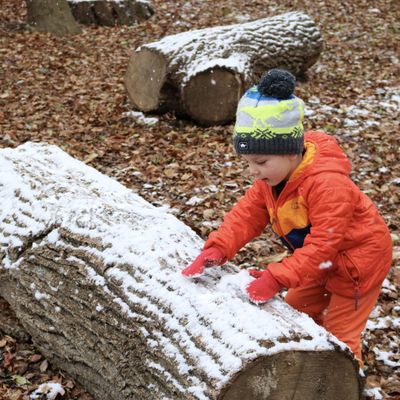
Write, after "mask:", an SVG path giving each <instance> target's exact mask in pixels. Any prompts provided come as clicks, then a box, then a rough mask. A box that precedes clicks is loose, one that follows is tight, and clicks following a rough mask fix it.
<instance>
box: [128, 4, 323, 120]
mask: <svg viewBox="0 0 400 400" xmlns="http://www.w3.org/2000/svg"><path fill="white" fill-rule="evenodd" d="M321 50H322V39H321V35H320V32H319V29H318V28H317V26H316V25H315V23H314V21H313V20H312V19H311V18H310V17H309V16H308V15H307V14H304V13H302V12H290V13H286V14H282V15H279V16H275V17H272V18H265V19H260V20H256V21H252V22H247V23H244V24H237V25H229V26H222V27H221V26H219V27H213V28H207V29H201V30H195V31H189V32H184V33H179V34H177V35H173V36H167V37H165V38H163V39H162V40H160V41H157V42H154V43H150V44H145V45H142V46H141V47H140V48H138V49H137V50H136V51H135V52H134V53H133V54H132V56H131V58H130V60H129V64H128V69H127V72H126V75H125V87H126V89H127V92H128V95H129V98H130V99H131V102H132V104H133V105H134V107H136V108H137V109H139V110H140V111H144V112H149V111H166V110H173V111H175V112H177V113H178V114H182V113H183V114H186V115H188V116H189V117H191V118H192V119H193V120H195V121H197V122H199V123H200V124H203V125H213V124H223V123H226V122H229V121H230V120H232V119H233V118H234V116H235V111H236V106H237V103H238V101H239V99H240V97H241V95H242V94H243V92H244V90H245V89H246V88H247V87H248V86H250V84H252V83H254V82H255V81H256V80H257V79H258V78H259V77H260V76H261V75H262V74H263V73H264V72H265V71H266V70H268V69H270V68H275V67H280V68H285V69H287V70H289V71H291V72H292V73H294V74H295V75H300V74H303V73H304V72H305V71H306V70H307V69H308V68H309V67H310V66H311V65H313V64H314V63H315V62H316V60H317V59H318V56H319V54H320V53H321Z"/></svg>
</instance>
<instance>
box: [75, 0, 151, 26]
mask: <svg viewBox="0 0 400 400" xmlns="http://www.w3.org/2000/svg"><path fill="white" fill-rule="evenodd" d="M68 2H69V5H70V7H71V10H72V14H73V16H74V17H75V19H76V20H77V21H79V22H81V23H82V24H96V25H106V26H114V25H134V24H136V23H138V22H141V21H145V20H146V19H149V18H150V17H151V16H152V15H153V14H154V10H153V8H152V7H151V5H150V3H148V2H146V1H140V0H120V1H116V0H91V1H75V0H69V1H68Z"/></svg>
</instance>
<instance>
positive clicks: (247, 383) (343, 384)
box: [218, 351, 362, 400]
mask: <svg viewBox="0 0 400 400" xmlns="http://www.w3.org/2000/svg"><path fill="white" fill-rule="evenodd" d="M361 392H362V382H361V380H360V379H359V375H358V364H357V362H355V361H354V360H353V359H352V358H351V357H350V356H348V355H347V354H345V353H341V352H332V351H323V352H317V351H312V352H310V351H289V352H281V353H278V354H275V355H273V356H269V357H261V358H259V359H257V360H255V361H254V362H253V363H251V364H250V365H249V366H248V367H247V368H245V369H244V370H243V371H241V373H240V374H239V375H238V376H237V377H236V379H235V380H234V381H233V382H231V384H230V385H229V387H228V388H227V389H226V390H225V391H224V392H221V395H220V397H219V398H218V400H242V399H253V400H282V399H299V400H300V399H308V400H338V399H346V400H360V399H361V398H362V395H361Z"/></svg>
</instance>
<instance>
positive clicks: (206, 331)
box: [0, 143, 361, 400]
mask: <svg viewBox="0 0 400 400" xmlns="http://www.w3.org/2000/svg"><path fill="white" fill-rule="evenodd" d="M0 201H1V204H2V207H1V209H0V260H1V266H0V296H2V297H4V298H5V299H6V300H7V301H8V302H9V304H10V305H11V308H12V309H13V311H14V312H15V314H16V317H17V318H18V320H19V321H20V322H21V323H22V325H23V326H24V328H25V330H26V331H27V332H28V333H29V334H30V335H31V337H32V340H33V342H34V343H35V344H36V345H37V347H38V348H39V349H40V350H41V351H42V353H43V354H44V355H45V356H46V357H47V358H48V359H49V360H50V361H51V362H52V363H53V364H54V365H56V366H58V367H59V368H61V369H62V370H65V371H67V372H68V373H69V374H71V375H72V376H73V377H75V378H76V379H77V380H78V381H80V382H81V383H82V385H83V386H85V387H86V388H87V390H89V391H90V392H91V393H92V394H93V395H94V396H95V397H96V399H100V400H103V399H104V400H124V399H141V400H161V399H171V400H176V399H180V400H189V399H190V400H193V399H200V400H205V399H218V400H236V399H238V400H239V399H244V398H247V399H252V400H264V399H267V400H278V399H279V400H282V399H298V400H299V399H315V400H317V399H318V400H338V399H339V400H340V399H342V400H344V399H346V400H356V399H359V398H360V391H361V383H360V381H359V378H358V375H357V372H358V368H357V363H356V362H355V361H354V359H353V358H352V357H351V355H350V353H349V352H348V350H346V349H345V347H344V346H343V344H341V343H340V342H339V341H338V340H337V339H335V338H334V337H333V336H332V335H330V334H328V333H327V332H326V331H325V330H324V329H323V328H321V327H319V326H317V325H316V324H315V323H314V322H313V321H312V320H311V319H310V318H308V317H306V316H305V315H304V314H300V313H298V312H296V311H295V310H293V309H291V308H290V307H289V306H288V305H286V304H285V303H284V302H283V301H281V300H279V299H275V300H273V301H270V302H268V303H267V304H265V305H263V306H256V305H253V304H251V303H249V302H248V301H247V298H246V296H245V295H244V288H245V285H246V284H247V283H248V281H249V280H250V279H251V278H250V277H249V276H248V274H247V273H246V272H245V271H240V272H239V271H238V270H237V269H236V268H235V267H234V266H232V265H230V266H227V267H224V268H211V269H207V273H206V274H205V275H204V276H203V277H200V278H197V279H196V280H195V281H193V280H188V279H186V278H184V277H183V276H182V275H181V273H180V271H181V269H182V268H183V267H184V266H186V265H187V264H188V263H189V262H190V261H191V260H193V258H194V257H195V256H196V255H197V253H198V251H199V250H200V248H201V246H202V244H203V242H202V240H201V239H200V238H199V237H198V236H197V235H196V234H195V233H194V232H193V231H192V230H191V229H190V228H189V227H187V226H186V225H184V224H183V223H182V222H180V221H179V220H177V219H176V218H175V217H174V216H173V215H171V214H169V213H168V212H167V211H166V210H164V209H160V208H156V207H154V206H152V205H150V204H149V203H147V202H146V201H144V200H143V199H142V198H140V197H139V196H138V195H136V194H135V193H133V192H132V191H130V190H128V189H127V188H125V187H123V186H122V185H120V184H119V183H117V182H116V181H114V180H112V179H110V178H107V177H106V176H104V175H102V174H100V173H99V172H97V171H95V170H94V169H92V168H90V167H88V166H86V165H85V164H83V163H81V162H79V161H77V160H74V159H73V158H71V157H69V156H68V155H67V154H66V153H64V152H62V151H61V150H60V149H58V148H57V147H55V146H49V145H45V144H33V143H25V144H24V145H22V146H20V147H18V148H16V149H3V150H0Z"/></svg>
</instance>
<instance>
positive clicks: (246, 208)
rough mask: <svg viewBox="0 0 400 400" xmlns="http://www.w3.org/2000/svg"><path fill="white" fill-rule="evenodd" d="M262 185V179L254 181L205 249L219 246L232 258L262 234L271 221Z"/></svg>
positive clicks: (228, 257) (227, 256)
mask: <svg viewBox="0 0 400 400" xmlns="http://www.w3.org/2000/svg"><path fill="white" fill-rule="evenodd" d="M262 185H264V183H263V182H261V181H255V182H254V184H253V186H252V187H250V188H249V189H248V190H247V191H246V193H245V195H244V196H243V197H242V198H241V199H240V200H239V201H238V203H236V204H235V206H234V207H233V208H232V210H231V211H229V213H228V214H226V216H225V218H224V221H223V223H222V224H221V225H220V227H219V228H218V229H217V230H216V231H215V232H212V233H211V234H210V235H209V237H208V240H207V241H206V243H205V245H204V249H207V248H209V247H218V248H219V249H220V250H221V251H222V252H223V253H224V255H225V256H226V259H227V260H230V259H231V258H233V257H234V256H235V254H236V253H237V252H238V251H239V250H240V249H241V248H242V247H243V246H244V245H245V244H246V243H248V242H249V241H250V240H252V239H253V238H255V237H256V236H259V235H260V234H261V232H262V231H263V230H264V228H265V227H266V225H267V224H268V223H269V214H268V209H267V206H266V203H265V199H264V193H263V191H264V190H265V189H264V188H263V186H262Z"/></svg>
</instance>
